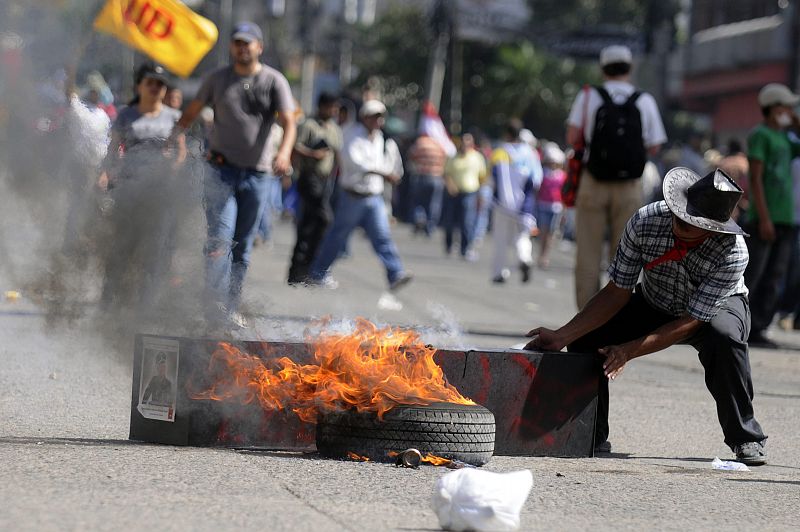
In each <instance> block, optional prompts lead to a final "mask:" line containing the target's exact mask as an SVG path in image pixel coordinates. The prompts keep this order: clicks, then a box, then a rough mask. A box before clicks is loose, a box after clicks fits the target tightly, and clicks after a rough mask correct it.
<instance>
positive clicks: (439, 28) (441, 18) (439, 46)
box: [425, 0, 451, 109]
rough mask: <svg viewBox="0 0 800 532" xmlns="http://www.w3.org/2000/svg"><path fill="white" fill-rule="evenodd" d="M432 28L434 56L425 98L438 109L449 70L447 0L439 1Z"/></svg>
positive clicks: (427, 77) (432, 56)
mask: <svg viewBox="0 0 800 532" xmlns="http://www.w3.org/2000/svg"><path fill="white" fill-rule="evenodd" d="M431 28H432V29H433V34H434V47H433V54H432V55H431V57H430V59H429V60H428V73H427V75H426V79H425V87H426V91H425V98H426V99H427V100H428V101H430V102H431V103H432V104H433V106H434V107H435V108H436V109H439V104H440V103H441V101H442V89H443V85H444V74H445V70H446V69H447V46H448V44H449V43H450V31H451V24H450V17H449V16H448V12H447V6H446V4H445V0H437V2H436V7H435V8H434V9H433V16H432V20H431Z"/></svg>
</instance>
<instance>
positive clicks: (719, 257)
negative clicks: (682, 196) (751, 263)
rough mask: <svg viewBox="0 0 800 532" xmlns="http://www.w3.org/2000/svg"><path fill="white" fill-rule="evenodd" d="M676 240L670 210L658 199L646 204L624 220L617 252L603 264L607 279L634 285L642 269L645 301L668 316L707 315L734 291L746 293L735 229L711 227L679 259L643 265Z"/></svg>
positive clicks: (700, 317) (744, 252) (739, 239)
mask: <svg viewBox="0 0 800 532" xmlns="http://www.w3.org/2000/svg"><path fill="white" fill-rule="evenodd" d="M674 244H675V239H674V237H673V234H672V212H671V211H670V210H669V208H668V207H667V204H666V203H665V202H663V201H659V202H656V203H651V204H650V205H645V206H644V207H642V208H641V209H639V211H638V212H637V213H636V214H634V215H633V217H632V218H631V219H630V220H628V225H627V226H626V227H625V233H624V234H623V235H622V239H621V240H620V243H619V247H618V248H617V254H616V256H615V257H614V260H613V261H612V262H611V266H610V267H609V268H608V275H609V276H610V277H611V281H612V282H613V283H614V284H615V285H617V286H618V287H620V288H625V289H627V290H633V289H634V287H635V286H636V283H637V281H638V279H639V274H640V273H642V272H644V275H643V279H642V295H644V298H645V299H646V300H647V302H648V303H650V305H652V306H653V307H655V308H657V309H658V310H661V311H662V312H665V313H667V314H670V315H672V316H676V317H677V316H683V315H684V314H688V315H689V316H691V317H692V318H694V319H697V320H700V321H706V322H707V321H711V318H713V317H714V316H715V315H716V314H717V312H718V311H719V309H720V307H721V306H722V305H723V303H725V301H726V300H727V299H728V297H729V296H731V295H733V294H743V295H747V287H746V286H745V284H744V270H745V267H746V266H747V259H748V254H747V247H746V245H745V243H744V238H742V237H741V236H738V235H727V234H721V233H716V234H714V235H712V236H710V237H709V238H708V239H707V240H706V241H705V242H703V243H702V244H701V245H700V246H698V247H696V248H694V249H692V250H690V251H689V253H688V254H687V255H686V257H684V258H683V260H681V261H677V262H676V261H668V262H664V263H661V264H659V265H657V266H655V267H654V268H652V269H649V270H645V269H644V265H645V264H647V263H649V262H651V261H653V260H655V259H657V258H658V257H660V256H662V255H663V254H664V253H666V252H667V251H668V250H670V249H671V248H672V247H673V245H674Z"/></svg>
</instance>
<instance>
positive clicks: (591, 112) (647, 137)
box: [567, 81, 667, 148]
mask: <svg viewBox="0 0 800 532" xmlns="http://www.w3.org/2000/svg"><path fill="white" fill-rule="evenodd" d="M603 87H604V88H605V89H606V91H608V94H609V96H611V99H612V100H613V101H614V103H616V104H619V105H621V104H623V103H625V101H626V100H627V99H628V98H630V96H631V94H633V93H634V92H635V91H636V87H634V86H633V85H631V84H630V83H628V82H627V81H606V82H605V83H603ZM584 95H585V91H584V90H583V89H581V91H580V92H579V93H578V95H577V96H576V97H575V101H574V102H573V103H572V110H570V112H569V118H568V119H567V124H568V125H570V126H575V127H578V128H579V127H581V125H582V124H583V100H584ZM602 104H603V97H602V96H600V93H599V92H597V90H596V89H595V88H594V87H591V88H590V89H589V103H588V106H587V107H586V125H585V128H584V133H583V134H584V138H585V139H586V143H587V145H589V146H590V147H591V141H592V132H593V131H594V117H595V115H597V110H598V109H600V106H601V105H602ZM636 107H637V108H638V109H639V113H640V114H641V116H642V139H644V145H645V147H647V148H650V147H652V146H659V145H661V144H664V143H665V142H666V141H667V133H666V131H664V123H663V122H662V121H661V114H660V113H659V112H658V105H656V100H655V98H653V97H652V96H651V95H650V94H648V93H646V92H643V93H642V94H641V95H640V96H639V98H637V100H636Z"/></svg>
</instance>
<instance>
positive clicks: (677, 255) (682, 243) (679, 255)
mask: <svg viewBox="0 0 800 532" xmlns="http://www.w3.org/2000/svg"><path fill="white" fill-rule="evenodd" d="M673 238H674V239H675V245H674V246H672V248H671V249H668V250H667V252H666V253H664V254H663V255H661V256H660V257H658V258H657V259H655V260H653V261H650V262H648V263H647V264H645V265H644V269H645V270H652V269H653V268H655V267H656V266H658V265H659V264H662V263H664V262H669V261H671V260H674V261H676V262H677V261H681V260H683V258H684V257H685V256H686V254H687V253H689V250H691V249H694V248H696V247H697V246H699V245H700V244H702V243H703V242H705V241H706V238H708V237H705V238H701V239H700V240H694V241H692V242H687V241H686V240H681V239H680V238H678V237H677V236H674V235H673Z"/></svg>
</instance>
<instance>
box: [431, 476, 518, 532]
mask: <svg viewBox="0 0 800 532" xmlns="http://www.w3.org/2000/svg"><path fill="white" fill-rule="evenodd" d="M532 487H533V475H532V474H531V472H530V471H528V470H527V469H525V470H522V471H514V472H513V473H492V472H491V471H481V470H479V469H459V470H458V471H453V472H452V473H448V474H446V475H444V476H443V477H442V478H440V479H439V480H438V481H437V482H436V487H435V489H434V491H433V501H432V503H433V510H434V511H435V512H436V515H437V517H438V518H439V526H441V527H442V528H443V529H445V530H454V531H463V530H475V531H477V532H486V531H490V530H498V531H499V530H518V529H519V513H520V511H521V510H522V506H523V505H524V504H525V500H526V499H527V498H528V494H529V493H530V491H531V488H532Z"/></svg>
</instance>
